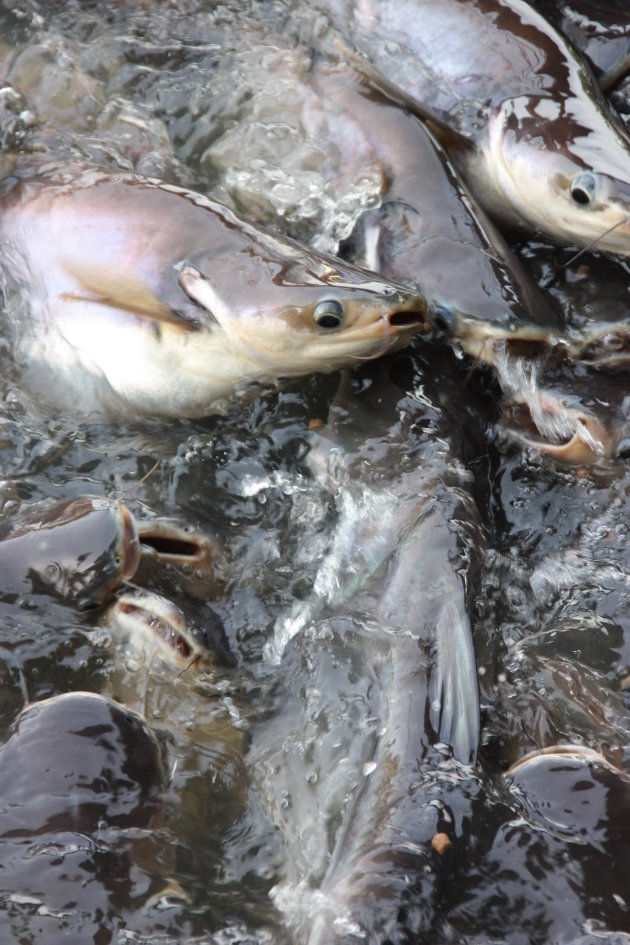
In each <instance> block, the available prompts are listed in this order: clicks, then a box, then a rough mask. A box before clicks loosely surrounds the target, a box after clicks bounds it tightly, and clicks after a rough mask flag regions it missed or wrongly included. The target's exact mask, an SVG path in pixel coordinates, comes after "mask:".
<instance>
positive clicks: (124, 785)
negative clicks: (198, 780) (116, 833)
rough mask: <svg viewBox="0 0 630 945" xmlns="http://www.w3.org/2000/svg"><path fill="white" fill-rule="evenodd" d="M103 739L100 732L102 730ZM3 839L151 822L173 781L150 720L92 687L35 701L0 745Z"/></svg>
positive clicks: (0, 834) (0, 794)
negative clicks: (161, 796) (167, 775)
mask: <svg viewBox="0 0 630 945" xmlns="http://www.w3.org/2000/svg"><path fill="white" fill-rule="evenodd" d="M96 732H98V733H99V737H98V738H97V737H95V733H96ZM0 756H1V757H2V765H1V769H2V771H1V774H0V798H1V804H2V813H1V814H0V837H2V838H6V837H7V836H15V835H16V832H17V831H18V830H20V831H21V832H22V834H23V836H35V835H37V834H39V833H45V832H46V831H47V830H52V829H55V830H76V831H82V830H90V829H92V830H96V829H97V827H98V822H99V820H100V819H101V818H105V819H106V820H107V821H108V822H109V823H110V824H118V825H119V826H125V825H129V824H137V825H138V826H140V825H146V823H147V822H148V820H149V819H150V813H151V809H152V806H153V807H154V804H152V800H153V802H155V800H157V796H158V794H159V791H160V789H161V787H162V786H163V785H164V783H165V770H164V761H163V758H162V752H161V750H160V747H159V744H158V742H157V740H156V738H155V736H154V735H153V733H152V732H151V731H150V730H149V728H148V727H147V725H146V722H145V720H144V719H143V718H142V717H141V716H140V715H137V714H136V713H135V712H132V711H131V710H130V709H127V708H125V707H124V706H120V705H118V704H117V703H115V702H113V701H112V700H111V699H107V698H106V697H105V696H101V695H97V694H96V693H92V692H71V693H65V694H64V695H60V696H53V697H52V698H50V699H45V700H43V701H41V702H35V703H32V704H30V705H27V706H26V707H25V708H24V709H23V710H22V712H21V713H20V715H19V716H18V718H17V719H16V721H15V723H14V725H13V728H12V731H11V734H10V736H9V738H8V740H7V741H6V742H5V744H4V745H3V746H2V747H1V748H0Z"/></svg>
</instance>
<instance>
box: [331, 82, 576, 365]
mask: <svg viewBox="0 0 630 945" xmlns="http://www.w3.org/2000/svg"><path fill="white" fill-rule="evenodd" d="M315 84H316V86H317V87H318V88H319V89H320V91H322V92H323V94H325V96H326V100H327V102H329V103H336V104H337V105H338V107H339V108H340V109H343V112H344V113H346V114H347V115H348V116H349V117H350V118H352V119H353V120H355V121H358V122H359V124H360V125H361V127H362V128H365V129H366V131H367V132H369V140H370V143H371V145H372V147H373V148H374V149H375V150H376V152H377V153H378V155H379V157H380V159H381V161H382V163H383V172H384V176H385V178H386V180H387V188H386V191H385V193H384V195H383V198H382V201H381V204H380V206H379V207H378V208H377V209H373V210H368V211H366V212H365V213H364V214H363V215H362V217H361V219H360V221H359V224H358V226H357V227H356V229H355V232H354V234H353V236H352V239H351V241H350V245H351V249H352V258H353V260H354V261H358V260H360V261H361V263H362V264H363V265H366V266H368V267H369V268H371V269H375V270H376V271H378V272H381V273H383V274H387V277H388V278H391V279H394V280H396V281H400V282H402V283H403V284H409V285H412V286H414V285H415V286H416V287H418V288H419V286H420V285H422V291H423V292H424V294H425V295H426V296H427V298H428V299H429V301H430V306H429V308H430V311H429V317H430V318H432V319H433V320H434V321H435V322H437V323H438V325H440V326H441V327H446V328H448V330H449V331H451V332H452V334H453V335H454V336H455V338H456V340H457V342H459V343H460V344H461V346H462V347H463V348H464V350H465V351H466V352H467V353H469V354H472V355H474V356H476V357H478V358H481V359H483V360H486V361H492V360H493V359H494V353H495V349H494V342H495V341H496V340H497V339H503V340H505V341H506V343H507V344H508V345H509V349H510V350H511V351H513V352H516V351H517V350H519V347H522V348H523V350H525V351H526V352H527V353H531V351H532V350H533V348H534V343H536V342H540V343H543V342H544V344H549V345H551V344H553V340H554V337H555V338H556V341H557V339H558V330H559V323H558V318H557V316H556V314H555V312H554V311H553V310H552V309H551V307H550V306H549V304H548V302H547V300H546V299H545V297H544V296H543V294H542V293H541V292H540V291H539V290H538V288H537V287H536V285H535V284H534V282H533V280H532V279H531V278H530V277H529V276H528V275H527V273H526V272H525V271H524V269H523V268H522V266H521V264H520V262H519V261H518V260H517V258H516V257H515V256H514V254H513V253H512V252H511V250H510V249H509V247H508V245H507V243H506V242H505V240H504V239H503V237H502V236H501V235H500V233H498V231H497V230H496V228H495V226H494V225H493V224H492V223H491V222H490V220H489V219H488V218H487V217H486V215H485V213H484V212H483V211H482V210H481V209H480V208H479V207H478V205H477V204H476V202H475V200H474V199H473V197H472V196H471V195H470V193H469V191H468V190H467V188H466V186H465V185H464V184H463V182H462V181H461V179H460V177H459V175H458V174H457V172H456V170H455V168H454V167H453V165H452V163H451V162H450V161H449V159H448V157H447V156H446V153H445V152H444V149H443V148H442V147H441V145H440V144H439V143H438V141H437V140H436V139H435V137H434V136H433V135H432V134H431V133H430V131H429V130H428V129H427V127H426V126H425V125H423V124H422V123H421V122H420V121H419V120H418V119H417V118H415V117H414V116H413V115H410V114H409V113H408V112H406V111H403V110H402V109H400V108H397V107H394V106H392V104H391V102H389V101H388V100H387V99H385V98H384V97H383V96H382V95H380V94H379V93H378V92H377V91H375V90H374V89H370V88H368V87H367V86H366V84H365V82H364V81H361V79H360V77H359V76H357V74H356V73H355V72H354V71H353V70H350V69H348V68H347V67H338V68H336V69H331V68H330V67H327V68H326V69H325V70H324V69H321V68H320V69H319V71H318V72H317V73H316V75H315ZM455 274H456V275H455ZM431 313H433V314H431Z"/></svg>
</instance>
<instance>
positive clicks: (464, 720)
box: [255, 362, 481, 945]
mask: <svg viewBox="0 0 630 945" xmlns="http://www.w3.org/2000/svg"><path fill="white" fill-rule="evenodd" d="M396 365H398V371H400V370H401V366H400V364H399V363H398V362H396V364H395V365H393V366H392V368H391V370H392V375H391V378H387V377H385V376H384V374H385V372H384V371H383V372H380V371H377V372H373V373H377V374H378V375H379V376H378V379H377V380H376V379H375V378H374V377H373V376H372V378H371V383H369V384H366V383H365V382H366V378H365V377H363V379H362V381H363V383H361V381H359V387H360V388H361V395H362V396H361V395H357V394H356V391H355V392H352V391H351V390H348V389H347V388H346V390H345V391H344V390H343V389H342V391H341V392H340V394H339V395H338V398H337V401H336V404H335V406H334V407H333V408H332V410H331V414H330V416H329V422H328V425H327V427H326V429H325V430H324V431H323V433H322V434H319V435H318V436H317V438H316V439H315V440H314V442H313V459H312V466H313V469H314V470H317V469H319V470H321V469H324V470H327V472H325V473H324V476H326V475H328V477H329V484H330V488H331V489H332V491H333V493H334V495H335V498H336V503H337V509H338V521H337V524H336V527H335V531H334V535H333V538H332V540H331V542H330V546H329V549H328V551H327V553H326V554H325V555H324V556H323V558H322V561H321V563H320V566H319V568H318V571H317V574H316V576H315V580H314V586H313V591H312V595H311V597H310V598H309V599H307V601H306V603H305V604H304V602H302V608H301V610H300V609H299V608H296V610H295V611H294V612H292V613H291V615H290V617H289V618H288V619H287V620H286V621H285V622H282V621H280V622H279V624H278V625H277V626H276V646H275V648H270V649H271V652H273V653H274V654H275V655H276V656H277V654H278V651H279V650H280V649H281V648H280V646H278V645H277V644H278V643H279V642H280V641H282V642H284V643H285V645H286V653H287V657H284V656H283V654H284V651H282V655H281V658H288V655H289V654H290V655H291V657H294V655H295V652H296V650H297V651H298V652H300V649H299V648H300V646H303V648H304V649H305V650H306V651H307V652H308V653H309V654H312V652H313V648H314V647H316V648H317V652H318V654H319V655H318V656H317V657H312V656H309V657H306V656H303V657H302V661H303V664H306V665H309V664H310V663H312V664H313V666H314V667H316V669H314V673H317V674H318V673H319V672H320V664H326V662H327V660H330V661H331V663H332V665H333V666H334V667H335V668H336V671H337V673H338V674H339V676H338V678H340V679H341V680H342V682H343V681H344V680H345V682H346V687H347V674H348V673H350V678H351V679H361V680H362V681H364V682H365V685H366V690H367V692H366V695H364V696H360V695H359V694H358V691H357V692H355V691H354V690H353V693H352V697H351V698H349V697H348V695H347V693H345V694H344V693H343V692H342V695H341V700H342V701H341V709H343V708H344V706H345V710H344V711H341V709H337V706H336V703H335V698H333V697H331V696H330V694H329V692H328V690H327V689H326V683H325V681H323V680H321V681H320V679H319V676H318V675H316V676H315V678H310V677H309V678H308V681H305V680H304V679H302V678H301V677H300V678H299V682H298V683H297V685H298V686H299V691H300V693H301V694H302V695H301V698H302V699H304V700H305V701H306V708H305V710H304V711H305V715H306V719H307V723H306V724H307V731H308V732H309V735H310V734H311V731H310V729H311V728H314V736H315V746H314V747H313V749H312V751H311V749H310V748H309V747H308V743H307V748H304V742H305V736H304V734H302V733H300V736H299V737H297V738H296V737H294V736H291V735H289V733H288V732H287V731H286V730H284V729H281V740H282V751H281V752H278V751H276V752H270V753H269V755H268V757H267V759H266V761H265V765H264V769H263V770H264V774H263V775H262V776H261V779H260V780H263V781H264V787H263V790H264V792H265V793H268V792H269V788H268V787H267V779H268V777H269V774H267V772H274V773H275V777H276V778H277V777H278V771H281V772H282V774H281V777H282V785H281V787H279V788H278V791H274V794H279V795H280V796H282V797H285V796H288V797H289V798H290V803H289V805H288V809H289V814H284V815H283V814H282V810H280V812H279V813H273V816H274V818H275V820H276V822H278V821H279V820H280V818H281V817H283V819H284V820H286V818H287V817H290V816H291V813H292V812H293V815H294V816H296V817H297V818H298V826H297V831H296V832H297V837H296V839H295V843H296V845H297V846H298V848H299V849H298V850H296V851H293V850H291V851H290V864H291V865H290V866H289V867H287V873H288V879H287V882H286V884H285V885H281V886H280V887H278V889H277V890H276V895H275V898H276V902H277V903H279V904H280V905H281V907H282V908H287V909H291V908H292V907H291V902H292V899H293V898H295V896H296V885H295V884H294V881H295V880H297V881H298V891H299V890H300V889H301V887H300V885H299V884H300V883H302V884H304V883H306V882H307V881H308V885H309V887H312V886H313V885H314V884H315V883H317V890H318V892H317V901H316V904H315V905H313V906H311V912H310V916H309V921H308V927H307V929H306V930H305V933H304V941H307V942H308V943H309V945H323V943H332V942H335V943H337V942H344V943H345V942H348V943H350V942H355V941H366V942H380V941H384V940H385V938H386V937H387V935H388V933H389V934H390V935H391V934H392V932H391V930H392V929H393V928H396V929H397V930H399V929H400V926H399V925H398V923H399V918H398V916H399V915H400V914H401V908H402V903H403V902H404V901H406V897H407V896H408V895H409V894H410V890H411V889H412V888H414V884H416V883H417V885H416V886H415V892H414V896H415V897H417V899H416V901H421V902H423V903H424V902H426V903H427V909H426V911H425V912H423V916H422V928H423V930H424V931H426V930H428V928H429V927H430V923H431V921H432V917H433V914H432V910H431V907H430V905H429V903H430V902H431V901H432V896H433V892H432V883H433V878H432V875H431V872H430V865H431V863H432V857H433V856H435V853H434V851H433V849H432V847H431V839H432V837H433V836H434V835H435V833H436V832H437V831H438V829H439V824H440V810H441V805H442V803H444V804H446V805H447V804H448V801H445V800H444V797H445V795H446V794H448V793H449V792H453V794H454V795H457V794H459V792H460V791H464V790H465V788H464V787H463V785H464V784H466V783H467V779H468V778H469V777H470V773H471V771H472V770H473V767H472V766H473V764H474V761H475V759H476V753H477V746H478V741H479V729H480V723H479V694H478V682H477V671H476V664H475V657H474V651H473V645H472V633H471V624H470V618H469V598H470V593H471V590H472V588H473V587H474V584H475V564H474V561H475V555H476V549H477V546H478V544H479V543H480V542H481V536H480V533H479V530H478V525H477V521H476V513H475V507H474V502H473V501H472V499H471V496H470V495H469V494H468V492H467V489H466V486H465V482H466V476H465V474H464V473H463V470H462V469H461V467H460V466H459V465H458V463H457V461H456V460H455V459H454V457H453V456H452V455H450V453H449V450H448V448H447V447H446V445H445V443H444V440H443V439H442V438H441V436H440V432H439V431H440V429H442V428H441V423H442V422H443V421H444V419H445V418H444V417H443V416H442V415H441V411H440V409H439V408H437V407H436V408H433V407H432V406H428V404H426V403H425V406H426V407H427V415H426V416H425V415H424V413H423V410H422V408H421V407H420V406H419V404H418V403H417V402H415V401H414V400H413V398H409V397H405V396H404V395H403V394H402V392H401V390H400V388H399V387H398V386H397V385H396V384H395V383H394V382H393V380H392V379H393V378H394V377H395V376H396ZM384 367H385V366H384ZM387 367H389V365H387ZM444 380H445V379H444V378H443V377H442V376H441V374H440V371H439V370H437V371H436V373H435V376H431V377H429V378H426V379H425V378H423V383H426V385H427V388H426V389H427V390H434V389H437V388H438V387H440V383H441V382H443V381H444ZM433 385H435V387H434V386H433ZM441 386H442V394H443V396H444V397H448V394H447V392H446V390H445V388H446V386H447V384H445V383H442V385H441ZM429 417H431V421H429V420H428V418H429ZM420 418H422V419H420ZM416 423H417V425H416ZM425 424H427V426H428V428H429V429H430V430H431V434H430V435H429V434H427V436H426V439H425V437H424V436H423V432H421V431H423V429H424V425H425ZM379 431H380V432H379ZM385 431H387V432H385ZM451 432H453V431H451ZM464 575H466V577H464ZM318 628H321V633H322V636H321V637H320V636H318ZM355 650H356V654H354V651H355ZM322 651H324V652H322ZM345 661H347V662H348V664H349V666H348V669H346V670H345V671H344V670H343V669H342V667H343V666H344V665H345ZM362 661H363V662H365V663H367V666H368V667H369V668H368V669H366V668H365V667H364V666H362ZM359 667H362V668H361V669H359ZM288 675H290V676H291V675H292V674H291V673H289V674H288ZM364 675H365V677H366V678H365V680H364V679H363V677H364ZM357 690H359V686H358V684H357ZM359 691H360V690H359ZM362 699H365V700H366V701H367V702H368V705H369V708H368V707H364V708H363V714H362V715H361V728H360V732H359V734H356V733H355V734H354V735H353V734H352V733H350V734H348V733H346V731H345V730H344V726H346V727H347V726H348V725H350V722H349V720H348V719H347V717H349V718H352V717H353V714H354V711H355V703H357V704H359V703H361V701H362ZM343 700H345V701H343ZM320 702H325V706H320ZM336 712H338V713H339V715H340V718H339V719H335V718H334V716H335V713H336ZM294 714H295V717H297V718H299V712H296V713H293V712H292V713H291V719H290V722H291V723H293V724H295V720H294ZM364 716H367V719H368V720H369V722H368V721H366V719H365V717H364ZM313 719H314V720H316V722H317V724H315V725H313V726H312V725H311V721H310V720H313ZM278 724H279V727H280V723H278ZM284 724H285V726H286V725H289V721H286V722H285V723H284ZM344 738H346V739H347V740H348V744H347V745H345V744H344V742H343V739H344ZM329 743H332V744H329ZM339 744H341V745H342V746H343V748H339V747H338V746H339ZM298 746H299V747H298ZM298 752H301V755H303V763H304V762H305V763H306V764H307V765H308V768H307V770H308V771H311V770H312V771H313V772H314V775H317V781H320V780H321V781H322V784H323V785H324V786H325V787H322V788H321V789H320V794H323V797H319V798H318V797H317V796H315V799H314V800H313V801H312V803H314V804H316V805H317V807H316V808H314V807H311V809H310V810H308V802H309V798H310V794H305V795H302V794H301V793H300V791H299V790H298V789H296V788H295V787H294V786H293V785H292V784H291V782H290V772H291V771H292V770H293V771H294V774H295V770H294V768H295V765H296V761H298V760H299V758H300V757H301V755H300V754H298ZM327 752H330V753H332V757H333V759H334V753H335V752H338V753H339V752H340V753H341V756H342V757H343V762H342V761H341V760H340V759H339V758H338V759H337V761H336V762H335V761H334V760H330V759H328V761H327V762H326V761H323V762H322V765H325V764H328V766H329V768H328V772H327V776H326V777H322V776H320V775H319V773H318V764H317V759H318V758H319V757H320V756H321V757H322V758H326V757H327ZM260 753H261V749H260V746H257V747H256V749H255V754H256V755H257V756H260ZM357 757H359V758H360V762H359V770H358V771H357V772H356V775H355V778H354V780H353V781H351V782H350V783H349V784H348V783H347V782H346V784H345V788H344V789H343V790H342V788H340V787H339V785H338V782H339V781H340V780H343V774H344V772H345V773H346V776H347V769H348V767H349V765H350V763H351V762H354V763H356V759H357ZM281 759H283V760H281ZM331 766H335V767H334V771H333V770H330V767H331ZM336 766H339V771H337V767H336ZM317 781H315V780H314V781H313V783H314V784H317ZM298 783H299V782H298ZM338 793H342V795H343V805H342V812H341V814H340V812H339V810H338V809H335V808H334V802H335V799H336V796H337V794H338ZM298 795H299V796H298ZM270 806H272V807H273V800H271V801H270ZM276 806H277V805H276ZM294 806H295V811H293V807H294ZM311 823H313V824H315V823H317V824H321V825H322V826H320V827H319V830H320V831H325V838H326V844H325V845H326V846H327V848H328V850H327V852H328V856H327V857H326V856H323V855H322V852H321V847H322V846H323V844H322V842H321V840H319V839H317V838H316V837H315V836H314V833H315V832H316V829H315V827H311V826H310V825H311ZM307 824H308V826H306V825H307ZM284 829H285V830H286V832H287V833H288V834H289V836H291V834H292V833H293V831H294V830H295V829H296V828H294V827H291V826H288V827H285V828H284ZM288 845H289V846H290V843H289V844H288ZM303 851H306V854H304V853H303ZM305 861H306V862H305ZM322 861H323V862H322ZM425 871H429V872H425ZM285 903H287V906H285ZM296 924H298V926H299V920H298V922H297V923H296ZM303 927H304V926H303ZM299 940H300V941H301V940H302V939H299Z"/></svg>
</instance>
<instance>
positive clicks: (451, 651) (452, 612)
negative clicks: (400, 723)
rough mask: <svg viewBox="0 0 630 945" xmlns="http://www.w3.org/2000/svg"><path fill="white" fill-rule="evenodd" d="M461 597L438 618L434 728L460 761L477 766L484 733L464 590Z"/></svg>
mask: <svg viewBox="0 0 630 945" xmlns="http://www.w3.org/2000/svg"><path fill="white" fill-rule="evenodd" d="M457 597H458V598H459V599H453V598H452V597H451V598H450V599H449V600H446V601H445V603H444V606H443V607H441V608H440V612H439V616H438V621H437V627H436V643H437V660H436V665H435V667H434V670H433V674H432V675H433V680H432V682H433V685H432V690H433V691H432V699H431V725H432V726H433V728H434V730H435V731H436V732H437V735H438V739H439V741H441V742H444V743H445V744H447V745H450V746H451V748H452V751H453V757H454V758H455V759H456V760H457V761H459V762H461V763H462V764H474V763H475V761H476V759H477V748H478V746H479V731H480V718H479V681H478V679H477V663H476V661H475V651H474V648H473V642H472V633H471V628H470V620H469V619H468V614H467V612H466V604H465V600H464V593H463V588H462V589H461V594H458V595H457Z"/></svg>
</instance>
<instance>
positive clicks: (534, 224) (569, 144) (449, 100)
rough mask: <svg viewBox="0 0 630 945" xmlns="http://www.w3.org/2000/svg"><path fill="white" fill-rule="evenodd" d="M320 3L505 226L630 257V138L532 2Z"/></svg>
mask: <svg viewBox="0 0 630 945" xmlns="http://www.w3.org/2000/svg"><path fill="white" fill-rule="evenodd" d="M318 7H319V8H321V9H322V10H323V11H324V12H326V13H328V14H329V16H330V18H331V20H332V22H333V23H334V25H335V27H337V28H338V30H339V31H340V33H341V34H342V36H343V38H345V37H347V39H348V40H349V43H345V42H344V41H343V39H341V40H340V39H338V38H333V40H332V43H333V45H334V44H336V45H337V47H338V49H340V50H341V53H340V54H345V55H346V56H347V58H349V59H351V60H352V61H353V62H354V64H355V65H356V66H357V67H358V68H359V69H361V71H363V73H364V74H365V75H366V76H367V77H368V78H369V79H370V80H371V81H372V82H373V83H374V84H375V85H376V86H377V87H380V88H381V89H383V90H384V91H385V92H386V93H387V94H389V95H391V96H392V97H393V98H395V99H397V100H398V101H399V102H401V103H402V104H404V105H405V106H407V107H410V108H411V109H413V110H415V111H416V113H417V114H419V115H420V116H421V117H422V118H423V119H425V120H426V121H427V122H428V123H429V125H430V127H431V129H432V130H433V131H434V133H435V134H436V135H437V136H438V138H439V139H440V140H441V141H442V143H443V144H444V145H445V147H446V149H447V152H448V154H449V156H450V157H451V159H452V160H453V162H454V164H455V165H456V167H457V168H458V170H459V172H460V173H461V174H462V176H463V178H464V180H465V182H466V183H467V185H468V186H469V188H470V190H471V192H472V193H473V194H474V195H475V197H476V199H477V200H478V201H479V203H480V204H481V205H482V206H483V207H484V209H485V210H486V212H487V213H488V214H489V215H490V216H491V217H492V218H493V219H495V220H496V221H497V222H498V223H499V224H500V225H501V226H503V227H507V228H509V229H511V230H512V231H514V232H515V233H518V232H525V233H529V234H532V233H534V234H539V235H541V236H543V237H544V238H549V239H551V240H552V241H554V242H559V243H561V244H571V245H574V244H575V245H578V246H581V247H584V248H593V247H595V248H597V249H598V250H601V251H603V252H607V253H611V254H614V255H619V256H622V257H627V256H628V255H630V239H629V236H630V136H629V135H628V132H627V131H626V129H625V127H624V126H623V124H622V122H621V121H620V120H619V118H618V116H616V115H615V114H614V112H613V110H612V109H611V108H610V107H609V105H608V104H607V102H606V100H605V99H604V96H603V94H602V92H601V90H600V89H599V88H598V86H597V83H596V82H595V80H594V78H593V76H592V74H591V73H590V72H589V70H588V67H587V66H586V65H585V63H584V61H583V60H582V59H581V58H580V56H579V55H578V54H577V53H576V52H575V51H574V50H573V48H572V47H571V45H570V44H569V43H568V41H567V40H566V39H565V38H564V36H562V35H561V34H560V33H559V32H558V30H557V29H556V28H555V27H554V26H552V25H551V24H550V23H548V22H547V21H546V20H545V19H544V18H543V17H542V16H541V15H540V14H539V13H537V12H536V11H535V10H534V9H533V8H532V7H531V6H530V5H529V4H528V3H526V2H524V0H464V2H460V0H405V2H398V0H396V2H389V0H380V2H379V0H366V2H365V3H362V4H344V5H341V7H340V6H339V5H338V4H337V3H332V2H328V0H323V2H320V3H318ZM353 46H354V47H356V48H357V49H358V51H359V52H358V54H357V53H356V52H355V51H354V49H353ZM344 51H345V52H344Z"/></svg>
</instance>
